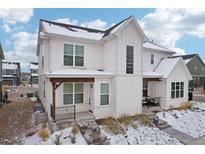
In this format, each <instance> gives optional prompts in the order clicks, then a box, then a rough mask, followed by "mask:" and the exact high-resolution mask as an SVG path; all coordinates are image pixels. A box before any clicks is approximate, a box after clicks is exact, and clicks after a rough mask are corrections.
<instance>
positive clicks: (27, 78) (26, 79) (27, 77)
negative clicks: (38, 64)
mask: <svg viewBox="0 0 205 154" xmlns="http://www.w3.org/2000/svg"><path fill="white" fill-rule="evenodd" d="M30 75H31V74H30V73H27V72H21V77H20V81H21V83H24V84H29V82H30Z"/></svg>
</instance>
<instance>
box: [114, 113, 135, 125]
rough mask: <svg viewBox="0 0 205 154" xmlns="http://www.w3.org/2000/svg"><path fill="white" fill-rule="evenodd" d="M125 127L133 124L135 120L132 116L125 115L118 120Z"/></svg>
mask: <svg viewBox="0 0 205 154" xmlns="http://www.w3.org/2000/svg"><path fill="white" fill-rule="evenodd" d="M117 120H118V121H119V122H120V123H121V124H123V125H124V126H128V125H131V124H133V122H134V120H133V118H132V117H131V116H129V115H126V114H123V115H122V116H121V117H120V118H118V119H117Z"/></svg>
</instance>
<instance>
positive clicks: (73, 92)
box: [63, 82, 85, 106]
mask: <svg viewBox="0 0 205 154" xmlns="http://www.w3.org/2000/svg"><path fill="white" fill-rule="evenodd" d="M65 83H72V84H73V91H72V93H64V91H63V99H64V94H72V95H73V103H72V104H64V100H63V106H72V105H76V106H78V105H82V104H84V94H85V92H84V83H83V82H65ZM75 83H82V84H83V92H81V93H80V92H78V93H75ZM63 86H64V83H63ZM75 94H83V102H82V103H77V104H76V103H75Z"/></svg>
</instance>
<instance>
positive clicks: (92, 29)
mask: <svg viewBox="0 0 205 154" xmlns="http://www.w3.org/2000/svg"><path fill="white" fill-rule="evenodd" d="M40 21H44V22H47V23H49V24H53V25H57V26H62V27H65V28H67V29H68V30H71V31H72V28H75V29H81V30H85V31H88V32H91V33H104V31H103V30H99V29H94V28H87V27H81V26H76V25H71V24H65V23H60V22H54V21H49V20H44V19H40ZM73 31H75V30H73Z"/></svg>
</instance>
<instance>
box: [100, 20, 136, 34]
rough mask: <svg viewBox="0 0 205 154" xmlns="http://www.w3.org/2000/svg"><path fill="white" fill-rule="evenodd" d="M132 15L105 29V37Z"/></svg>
mask: <svg viewBox="0 0 205 154" xmlns="http://www.w3.org/2000/svg"><path fill="white" fill-rule="evenodd" d="M131 17H132V16H129V17H128V18H126V19H124V20H122V21H120V22H119V23H117V24H115V25H114V26H112V27H110V28H109V29H107V30H105V32H104V33H105V34H104V35H103V37H106V36H108V35H109V34H110V32H111V31H112V30H113V29H115V28H116V27H117V26H119V25H120V24H121V23H123V22H125V21H126V20H128V19H130V18H131Z"/></svg>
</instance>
